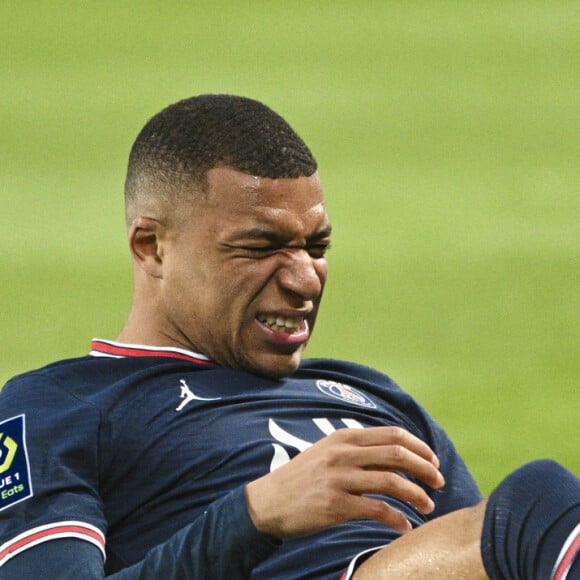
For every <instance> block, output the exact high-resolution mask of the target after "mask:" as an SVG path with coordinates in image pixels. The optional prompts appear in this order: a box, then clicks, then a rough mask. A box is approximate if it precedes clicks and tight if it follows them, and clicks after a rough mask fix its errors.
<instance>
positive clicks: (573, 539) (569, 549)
mask: <svg viewBox="0 0 580 580" xmlns="http://www.w3.org/2000/svg"><path fill="white" fill-rule="evenodd" d="M579 552H580V524H578V525H577V526H576V527H575V528H574V529H573V530H572V533H571V534H570V535H569V536H568V539H567V540H566V541H565V542H564V545H563V546H562V550H560V555H559V556H558V559H557V560H556V565H555V566H554V571H553V572H552V580H566V578H567V577H568V572H569V571H570V568H572V564H573V563H574V560H575V559H576V557H577V556H578V553H579Z"/></svg>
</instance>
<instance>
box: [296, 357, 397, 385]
mask: <svg viewBox="0 0 580 580" xmlns="http://www.w3.org/2000/svg"><path fill="white" fill-rule="evenodd" d="M298 372H299V373H301V374H312V375H319V376H321V377H322V376H326V375H331V374H333V375H335V376H337V377H339V376H340V377H343V378H345V379H347V378H350V379H351V380H356V381H362V382H367V383H368V384H369V385H376V386H378V387H381V388H387V389H389V390H392V391H393V392H398V393H403V390H402V389H401V387H399V385H398V384H397V383H396V382H395V381H394V380H393V379H391V377H389V376H388V375H386V374H385V373H383V372H381V371H378V370H376V369H373V368H372V367H369V366H365V365H361V364H358V363H355V362H351V361H344V360H337V359H330V358H311V359H304V361H303V362H302V364H301V365H300V368H299V371H298Z"/></svg>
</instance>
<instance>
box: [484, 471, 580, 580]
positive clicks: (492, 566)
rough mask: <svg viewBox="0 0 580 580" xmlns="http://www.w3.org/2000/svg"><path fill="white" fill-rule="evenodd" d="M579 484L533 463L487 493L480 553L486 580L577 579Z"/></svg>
mask: <svg viewBox="0 0 580 580" xmlns="http://www.w3.org/2000/svg"><path fill="white" fill-rule="evenodd" d="M579 547H580V479H578V478H577V477H576V476H575V475H573V474H572V473H570V472H569V471H567V470H566V469H564V468H563V467H562V466H560V465H559V464H558V463H556V462H554V461H549V460H541V461H535V462H533V463H529V464H527V465H524V466H523V467H521V468H519V469H518V470H516V471H514V472H513V473H512V474H510V475H509V476H508V477H506V478H505V479H504V480H503V481H502V482H501V483H500V485H499V486H498V487H497V488H496V489H495V491H494V492H493V493H492V494H491V496H490V498H489V500H488V504H487V508H486V512H485V519H484V523H483V532H482V538H481V553H482V557H483V563H484V566H485V570H486V572H487V574H488V576H489V577H490V578H491V580H536V579H538V580H564V579H566V580H578V579H580V558H578V557H577V555H578V552H579Z"/></svg>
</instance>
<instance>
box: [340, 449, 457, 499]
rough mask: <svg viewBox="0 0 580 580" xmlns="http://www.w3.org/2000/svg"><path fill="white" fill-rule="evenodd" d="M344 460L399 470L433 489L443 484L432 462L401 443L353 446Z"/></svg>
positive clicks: (366, 465)
mask: <svg viewBox="0 0 580 580" xmlns="http://www.w3.org/2000/svg"><path fill="white" fill-rule="evenodd" d="M345 461H346V462H349V464H350V465H356V466H358V467H360V468H362V469H365V470H375V471H380V470H382V471H401V472H403V473H405V474H407V475H410V476H412V477H414V478H416V479H418V480H419V481H422V482H423V483H425V484H426V485H428V486H430V487H432V488H434V489H439V488H440V487H442V486H443V485H445V479H444V478H443V475H442V474H441V472H440V471H439V470H438V469H437V467H435V465H433V463H431V462H430V461H427V460H426V459H424V458H423V457H421V456H419V455H416V454H415V453H414V452H413V451H410V450H409V449H407V448H406V447H403V446H401V445H381V446H378V445H376V446H372V447H353V448H351V449H350V450H349V454H348V456H345Z"/></svg>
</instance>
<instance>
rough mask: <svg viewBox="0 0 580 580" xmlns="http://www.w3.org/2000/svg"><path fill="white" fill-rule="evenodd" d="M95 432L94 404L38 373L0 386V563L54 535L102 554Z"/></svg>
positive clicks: (102, 525)
mask: <svg viewBox="0 0 580 580" xmlns="http://www.w3.org/2000/svg"><path fill="white" fill-rule="evenodd" d="M99 431H100V413H99V411H98V409H96V408H95V407H94V406H93V405H91V404H88V403H87V402H85V401H82V400H79V399H78V398H77V397H74V396H73V395H72V394H70V393H69V392H67V390H66V389H65V388H63V386H62V385H59V384H58V383H55V382H53V381H52V380H51V379H50V378H48V377H46V376H45V375H44V374H43V373H41V372H36V373H30V374H28V375H23V376H21V377H18V378H16V379H13V380H12V381H10V382H9V383H8V384H7V385H6V387H4V389H3V390H2V391H0V565H1V564H2V563H3V562H5V561H6V560H7V559H10V558H11V557H13V556H15V555H16V554H19V553H21V552H23V551H25V550H26V549H28V548H29V547H32V546H35V545H38V544H40V543H43V542H46V541H49V540H52V539H57V538H78V539H82V540H85V541H88V542H90V543H92V544H94V545H95V546H97V547H98V548H99V549H100V550H101V552H102V553H103V555H104V550H105V540H104V538H105V532H106V525H105V519H104V516H103V512H102V506H101V501H100V499H99V494H98V487H99V486H98V479H99V478H98V473H99V471H98V456H99Z"/></svg>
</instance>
